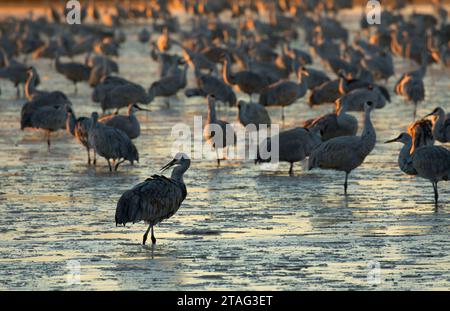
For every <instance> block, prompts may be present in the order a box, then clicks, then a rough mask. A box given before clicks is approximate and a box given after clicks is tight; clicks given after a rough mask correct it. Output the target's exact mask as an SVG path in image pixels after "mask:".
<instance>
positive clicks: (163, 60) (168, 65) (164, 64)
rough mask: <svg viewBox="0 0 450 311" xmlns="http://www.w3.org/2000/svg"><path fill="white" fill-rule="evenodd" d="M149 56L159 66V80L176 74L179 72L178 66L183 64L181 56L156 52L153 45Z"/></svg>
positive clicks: (153, 44)
mask: <svg viewBox="0 0 450 311" xmlns="http://www.w3.org/2000/svg"><path fill="white" fill-rule="evenodd" d="M150 56H151V57H152V59H153V60H154V61H156V62H158V64H159V77H160V78H163V77H165V76H170V75H174V74H177V73H178V72H179V71H180V69H179V68H178V65H181V64H182V63H184V60H183V58H182V57H181V56H178V55H176V54H174V55H172V54H169V53H164V52H160V51H158V50H157V47H156V44H155V43H152V49H151V52H150Z"/></svg>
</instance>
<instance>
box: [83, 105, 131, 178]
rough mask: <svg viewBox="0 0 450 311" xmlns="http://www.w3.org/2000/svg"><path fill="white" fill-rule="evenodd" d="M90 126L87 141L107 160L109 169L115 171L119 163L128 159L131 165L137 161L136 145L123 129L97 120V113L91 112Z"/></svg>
mask: <svg viewBox="0 0 450 311" xmlns="http://www.w3.org/2000/svg"><path fill="white" fill-rule="evenodd" d="M91 119H92V126H91V128H90V130H89V136H88V138H89V141H90V142H91V144H92V146H93V147H94V148H95V152H96V153H97V154H98V155H100V156H102V157H104V158H105V159H106V160H107V161H108V166H109V170H110V171H112V166H111V162H110V160H112V162H113V163H112V164H113V166H114V170H115V171H117V169H118V167H119V165H120V164H121V163H123V162H124V161H126V160H128V161H130V163H131V164H132V165H133V163H134V161H139V153H138V150H137V148H136V146H135V145H134V144H133V143H132V142H131V140H130V138H128V136H127V134H125V133H124V132H123V131H121V130H119V129H116V128H114V127H110V126H107V125H104V124H102V123H100V122H98V113H96V112H93V113H92V116H91ZM116 161H117V163H116Z"/></svg>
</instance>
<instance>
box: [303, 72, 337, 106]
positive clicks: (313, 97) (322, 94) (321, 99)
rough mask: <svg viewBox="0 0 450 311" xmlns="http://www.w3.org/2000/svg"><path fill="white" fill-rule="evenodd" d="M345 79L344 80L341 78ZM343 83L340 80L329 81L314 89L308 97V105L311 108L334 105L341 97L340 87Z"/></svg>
mask: <svg viewBox="0 0 450 311" xmlns="http://www.w3.org/2000/svg"><path fill="white" fill-rule="evenodd" d="M341 79H343V78H341ZM341 85H342V82H341V81H340V79H335V80H331V81H327V82H324V83H322V84H321V85H319V86H318V87H316V88H314V89H313V90H312V92H311V93H310V95H309V97H308V105H309V106H310V107H313V106H317V105H321V104H326V103H334V102H335V101H336V100H337V99H338V98H339V97H341V95H342V94H341V91H340V86H341Z"/></svg>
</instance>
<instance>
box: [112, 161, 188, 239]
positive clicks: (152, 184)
mask: <svg viewBox="0 0 450 311" xmlns="http://www.w3.org/2000/svg"><path fill="white" fill-rule="evenodd" d="M190 165H191V160H190V159H189V158H188V156H187V155H186V154H184V153H177V154H176V155H175V157H174V158H173V160H172V161H170V162H169V163H167V164H166V165H164V166H163V167H162V168H161V172H163V171H165V170H167V169H169V168H170V167H174V169H173V171H172V175H171V177H170V178H167V177H164V176H162V175H153V176H151V177H150V178H148V179H147V180H145V181H144V182H142V183H140V184H138V185H136V186H134V187H133V188H132V189H130V190H127V191H125V193H124V194H122V196H121V197H120V199H119V202H118V203H117V208H116V217H115V219H116V226H117V225H118V224H123V225H124V226H125V224H126V223H127V222H132V223H135V222H139V221H141V220H143V221H145V222H146V223H147V224H148V228H147V231H145V234H144V237H143V241H142V244H143V245H145V242H146V241H147V236H148V233H149V231H150V230H151V240H152V244H156V238H155V235H154V232H153V227H154V226H155V225H156V224H158V223H160V222H161V221H163V220H165V219H168V218H170V217H172V216H173V215H175V213H176V212H177V211H178V209H179V208H180V206H181V203H182V202H183V201H184V199H185V198H186V195H187V190H186V185H185V183H184V180H183V175H184V173H185V172H186V171H187V170H188V169H189V166H190Z"/></svg>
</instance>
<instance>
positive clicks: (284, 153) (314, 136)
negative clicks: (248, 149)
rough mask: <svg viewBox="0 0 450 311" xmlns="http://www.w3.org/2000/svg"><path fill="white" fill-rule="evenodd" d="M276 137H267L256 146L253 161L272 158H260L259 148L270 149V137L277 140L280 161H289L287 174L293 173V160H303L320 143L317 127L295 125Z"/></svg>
mask: <svg viewBox="0 0 450 311" xmlns="http://www.w3.org/2000/svg"><path fill="white" fill-rule="evenodd" d="M277 136H278V137H276V136H274V137H269V138H266V139H265V140H263V141H262V143H261V144H260V145H259V148H258V157H257V160H256V161H255V163H258V162H269V161H271V160H272V159H270V158H268V159H262V157H261V150H266V151H267V152H271V151H272V149H271V148H272V139H277V140H278V147H279V153H278V159H279V161H282V162H289V163H290V167H289V175H291V176H292V175H293V174H294V162H299V161H303V160H304V159H305V158H306V157H308V156H309V155H310V154H311V152H312V151H313V150H314V148H316V147H317V146H319V145H320V143H321V138H320V132H319V130H318V129H313V130H309V129H306V128H302V127H297V128H294V129H290V130H287V131H284V132H281V133H279V134H278V135H277Z"/></svg>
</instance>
